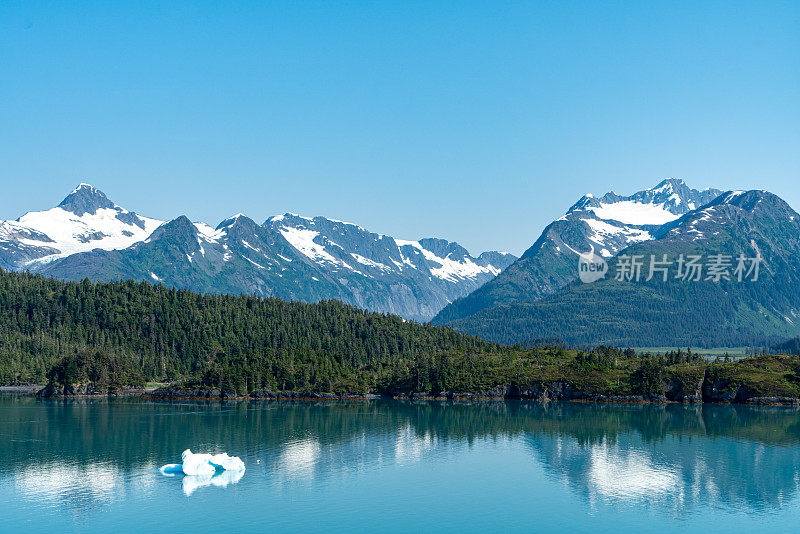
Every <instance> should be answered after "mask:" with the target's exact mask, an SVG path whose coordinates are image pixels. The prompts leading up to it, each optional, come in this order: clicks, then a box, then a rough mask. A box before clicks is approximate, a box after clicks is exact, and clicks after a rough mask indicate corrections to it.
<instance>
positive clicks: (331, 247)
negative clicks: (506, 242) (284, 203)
mask: <svg viewBox="0 0 800 534" xmlns="http://www.w3.org/2000/svg"><path fill="white" fill-rule="evenodd" d="M514 259H516V257H514V256H513V255H510V254H504V253H500V252H495V251H488V252H483V253H481V254H480V255H478V256H477V257H472V256H471V255H470V254H469V252H468V251H467V250H466V249H465V248H463V247H462V246H461V245H459V244H458V243H454V242H450V241H447V240H444V239H439V238H423V239H420V240H417V241H410V240H402V239H399V238H394V237H391V236H386V235H383V234H377V233H374V232H370V231H368V230H366V229H364V228H363V227H361V226H358V225H356V224H352V223H345V222H342V221H336V220H333V219H327V218H325V217H321V216H318V217H313V218H312V217H304V216H301V215H296V214H291V213H286V214H284V215H277V216H273V217H269V218H268V219H267V220H266V221H264V223H263V224H260V225H259V224H258V223H256V222H255V221H253V220H252V219H250V218H248V217H246V216H245V215H243V214H241V213H239V214H237V215H234V216H231V217H227V218H225V219H223V220H222V221H220V223H219V224H217V225H216V227H211V226H209V225H207V224H205V223H201V222H192V221H190V220H189V219H188V218H187V217H185V216H179V217H176V218H174V219H172V220H170V221H159V220H156V219H150V218H147V217H142V216H140V215H137V214H136V213H135V212H131V211H128V210H126V209H124V208H122V207H120V206H119V205H117V204H115V203H114V202H113V201H111V200H110V199H109V198H108V197H107V196H106V195H105V194H104V193H103V192H102V191H100V190H99V189H97V188H95V187H93V186H91V185H89V184H86V183H82V184H80V185H79V186H78V187H77V188H75V189H74V190H73V191H72V192H71V193H70V194H69V195H67V196H66V197H65V198H64V200H62V201H61V203H59V204H58V205H57V206H56V207H54V208H51V209H50V210H46V211H42V212H29V213H26V214H25V215H23V216H22V217H20V218H19V219H17V221H3V222H0V268H4V269H8V270H31V271H35V272H39V273H42V274H45V275H48V276H53V277H56V278H61V279H65V280H79V279H82V278H85V277H88V278H91V279H94V280H101V281H110V280H120V279H133V280H149V281H151V282H158V283H164V284H167V285H172V286H175V287H182V288H186V289H193V290H197V291H204V292H220V293H232V294H239V293H247V294H256V295H262V296H279V297H281V298H285V299H288V300H304V301H308V302H316V301H319V300H323V299H330V298H333V299H337V300H342V301H344V302H345V303H348V304H353V305H357V306H361V307H364V308H366V309H369V310H373V311H382V312H387V313H397V314H399V315H401V316H403V317H405V318H407V319H414V320H420V321H427V320H429V319H430V318H431V317H433V315H435V313H436V312H437V311H438V310H439V309H441V308H442V307H443V306H445V305H446V304H447V303H449V302H451V301H452V300H454V299H456V298H458V297H460V296H464V295H466V294H468V293H469V292H471V291H472V290H474V289H476V288H477V287H479V286H480V285H482V284H483V283H485V282H486V281H487V280H489V279H491V278H493V277H494V276H496V274H497V273H499V272H500V271H501V270H502V269H503V268H505V267H506V266H507V265H509V264H510V263H511V262H512V261H513V260H514Z"/></svg>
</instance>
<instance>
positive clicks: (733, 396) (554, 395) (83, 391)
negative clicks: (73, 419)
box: [5, 379, 800, 406]
mask: <svg viewBox="0 0 800 534" xmlns="http://www.w3.org/2000/svg"><path fill="white" fill-rule="evenodd" d="M667 386H668V387H667V388H666V390H665V393H664V394H661V395H605V394H600V393H593V392H587V391H581V390H578V389H575V388H574V387H573V386H572V385H571V384H569V383H568V382H566V381H558V382H551V383H542V384H534V385H532V386H529V387H526V388H524V389H522V388H519V387H518V386H517V385H515V384H507V385H500V386H496V387H493V388H491V389H489V390H486V391H481V392H456V391H446V392H440V393H430V392H387V393H383V394H375V393H346V394H335V393H327V392H315V391H256V392H253V393H251V394H249V395H246V396H244V395H236V394H230V393H227V392H225V391H221V390H220V389H218V388H207V387H188V386H185V385H179V384H175V385H172V386H167V387H163V388H159V389H154V390H145V389H142V388H126V389H122V390H118V391H113V392H102V391H98V390H96V389H93V388H92V387H90V386H87V385H76V386H75V387H74V388H71V389H70V390H69V391H67V392H66V394H65V392H64V391H63V388H59V387H53V386H45V387H43V388H40V389H38V390H36V389H35V388H32V387H15V388H14V390H15V391H18V392H21V393H31V394H33V393H35V395H36V396H37V397H41V398H71V397H77V398H82V397H109V396H111V397H140V398H145V399H151V400H190V399H191V400H225V401H228V400H237V401H242V400H267V401H331V402H335V401H348V400H353V401H365V400H376V399H398V400H436V401H447V400H456V401H505V400H533V401H541V402H547V401H573V402H601V403H632V404H648V403H654V404H666V403H679V404H700V403H716V404H747V405H759V406H775V405H787V406H800V398H796V397H787V396H781V395H773V396H763V395H758V394H756V392H755V391H753V390H751V389H750V388H747V387H746V386H741V385H739V386H732V385H731V384H724V383H713V382H710V381H708V380H706V379H704V380H703V381H702V382H701V383H699V384H697V388H696V389H693V390H686V389H684V388H683V387H680V385H678V384H667ZM669 386H672V387H669ZM5 390H8V391H10V390H11V389H10V388H5Z"/></svg>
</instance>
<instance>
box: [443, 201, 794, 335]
mask: <svg viewBox="0 0 800 534" xmlns="http://www.w3.org/2000/svg"><path fill="white" fill-rule="evenodd" d="M652 235H653V237H654V238H655V239H653V240H649V241H645V242H642V243H638V244H635V245H632V246H630V247H628V248H626V249H625V250H624V251H623V252H622V253H620V254H619V255H618V256H616V257H615V258H613V259H611V260H610V261H609V268H608V276H607V277H606V278H605V279H603V280H600V281H597V282H595V283H593V284H580V283H577V282H576V283H573V284H572V285H570V286H568V287H566V288H564V289H562V290H561V291H559V292H558V293H556V294H554V295H551V296H549V297H546V298H544V299H541V300H538V301H535V302H524V301H518V302H513V303H511V304H507V305H500V306H494V307H491V308H487V309H485V310H483V311H481V312H478V313H476V314H475V315H473V316H470V317H466V318H464V319H459V320H456V321H453V322H452V323H451V324H452V325H453V326H455V327H456V328H457V329H459V330H462V331H464V332H467V333H472V334H478V335H481V336H484V337H486V338H488V339H491V340H494V341H503V342H520V341H526V340H533V339H547V338H555V339H561V340H563V341H566V342H569V343H575V344H581V345H583V344H587V345H597V344H612V345H623V346H625V345H628V346H690V345H691V346H695V345H702V346H741V345H745V346H765V345H768V344H770V343H771V342H776V341H780V340H783V339H786V338H788V337H790V336H793V335H794V336H796V335H798V334H800V265H799V264H798V262H797V259H798V258H800V216H799V215H798V214H797V213H796V212H795V211H794V210H792V209H791V208H790V207H789V206H788V205H787V204H786V203H785V202H784V201H783V200H781V199H780V198H779V197H777V196H775V195H773V194H771V193H768V192H765V191H748V192H742V191H739V192H729V193H725V194H722V195H720V196H719V197H718V198H716V199H715V200H713V201H712V202H710V203H709V204H707V205H705V206H703V207H701V208H700V209H697V210H694V211H691V212H689V213H687V214H685V215H684V216H683V217H681V218H680V219H679V220H677V221H674V222H671V223H667V224H665V225H663V226H662V227H660V228H658V229H655V230H653V231H652ZM665 255H666V257H665ZM759 257H760V260H759V261H758V262H757V263H758V264H759V269H758V271H757V273H758V276H757V279H756V276H755V275H756V271H755V270H754V262H755V259H756V258H759ZM523 258H524V257H523ZM681 258H683V260H682V259H681ZM692 258H699V259H698V260H697V261H696V262H695V263H696V267H695V268H693V269H690V267H689V266H688V265H687V262H688V261H689V260H691V259H692ZM633 262H636V263H640V264H641V267H640V272H641V276H636V277H634V276H633V272H632V270H631V266H632V264H633ZM656 262H659V263H656ZM714 264H717V266H716V267H714ZM653 266H656V268H658V267H659V266H661V267H664V268H665V269H666V272H664V271H662V270H654V271H653V272H652V274H653V276H652V277H651V276H650V275H651V271H650V269H651V267H653ZM511 269H513V266H512V267H510V268H509V270H511ZM572 269H573V270H574V271H575V272H576V273H577V269H578V265H577V263H573V266H572ZM715 273H717V274H715ZM720 273H722V275H721V276H720V275H719V274H720Z"/></svg>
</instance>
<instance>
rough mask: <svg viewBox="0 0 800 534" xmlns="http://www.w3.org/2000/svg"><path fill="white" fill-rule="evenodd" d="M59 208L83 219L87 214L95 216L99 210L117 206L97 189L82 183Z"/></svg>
mask: <svg viewBox="0 0 800 534" xmlns="http://www.w3.org/2000/svg"><path fill="white" fill-rule="evenodd" d="M58 207H59V208H61V209H63V210H65V211H69V212H70V213H74V214H75V215H77V216H78V217H81V216H83V215H84V214H86V213H90V214H95V213H97V210H99V209H114V208H116V207H117V206H116V204H114V203H113V202H111V200H109V199H108V197H107V196H106V195H105V193H103V192H102V191H100V190H99V189H97V188H96V187H94V186H92V185H91V184H87V183H82V184H80V185H79V186H78V187H76V188H75V189H74V190H73V191H72V192H71V193H70V194H69V195H67V196H66V197H65V198H64V200H62V201H61V203H60V204H59V205H58Z"/></svg>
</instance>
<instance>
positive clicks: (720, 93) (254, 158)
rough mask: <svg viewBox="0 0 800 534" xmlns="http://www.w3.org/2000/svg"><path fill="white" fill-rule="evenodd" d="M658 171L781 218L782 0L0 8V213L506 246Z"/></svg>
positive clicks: (794, 65)
mask: <svg viewBox="0 0 800 534" xmlns="http://www.w3.org/2000/svg"><path fill="white" fill-rule="evenodd" d="M664 177H679V178H684V179H686V180H687V182H689V184H690V185H694V186H696V187H701V188H702V187H707V186H715V187H719V188H722V189H747V188H759V189H768V190H771V191H773V192H775V193H778V194H779V195H781V196H783V197H784V198H785V199H786V200H787V201H789V203H790V204H792V206H793V207H794V208H795V209H800V186H798V184H799V183H800V2H762V1H753V2H734V1H725V2H695V1H692V2H618V3H617V2H587V3H583V2H561V1H559V2H546V1H542V2H474V3H473V2H467V1H453V2H429V1H425V2H412V1H404V2H374V1H373V2H353V1H347V2H334V1H324V2H277V1H275V2H252V3H250V2H234V3H230V2H163V1H158V2H141V1H137V2H116V1H103V2H55V1H54V2H37V1H33V0H24V1H12V0H4V1H3V2H2V3H0V180H1V182H0V185H2V195H0V218H4V219H10V218H16V217H18V216H20V215H21V214H22V213H24V212H26V211H29V210H33V209H43V208H45V207H50V206H53V205H55V204H56V203H57V202H58V201H60V200H61V198H62V197H63V196H64V195H65V194H66V193H68V192H69V191H70V190H71V189H72V188H73V187H74V186H75V185H77V183H78V182H81V181H88V182H90V183H92V184H94V185H96V186H97V187H99V188H101V189H103V190H104V191H105V192H106V193H107V194H108V195H109V196H110V197H111V198H112V199H113V200H115V201H116V202H117V203H119V204H121V205H123V206H125V207H127V208H128V209H132V210H135V211H137V212H139V213H142V214H144V215H148V216H153V217H159V218H172V217H175V216H177V215H179V214H186V215H188V216H189V217H190V218H192V219H195V220H205V221H207V222H209V223H211V224H212V225H215V224H216V223H217V222H219V221H220V220H221V219H223V218H224V217H226V216H228V215H230V214H233V213H236V212H240V211H241V212H244V213H246V214H247V215H249V216H250V217H252V218H254V219H256V220H257V221H258V222H261V221H263V219H265V218H266V217H267V216H269V215H272V214H276V213H283V212H286V211H292V212H298V213H301V214H306V215H326V216H329V217H332V218H336V219H343V220H347V221H352V222H356V223H358V224H361V225H362V226H365V227H367V228H369V229H371V230H374V231H378V232H382V233H387V234H392V235H397V236H399V237H404V238H418V237H423V236H438V237H444V238H448V239H451V240H456V241H458V242H460V243H462V244H463V245H465V246H466V247H467V248H469V249H470V250H471V251H473V252H478V251H480V250H483V249H504V250H510V251H512V252H516V253H519V252H522V251H523V250H524V249H525V248H527V247H528V246H529V245H531V244H532V243H533V241H534V240H535V239H536V238H537V237H538V235H539V233H540V232H541V230H542V228H543V226H544V225H545V224H546V223H547V222H549V221H550V220H552V219H553V218H555V217H558V216H559V215H560V214H562V213H563V211H564V210H565V209H567V208H568V207H569V205H570V204H572V203H573V202H574V201H575V200H577V198H578V197H580V196H581V195H582V194H583V193H586V192H593V193H597V194H599V193H604V192H606V191H608V190H612V189H613V190H614V191H616V192H618V193H630V192H633V191H636V190H639V189H642V188H645V187H649V186H652V185H654V184H655V183H657V182H658V181H659V180H660V179H662V178H664Z"/></svg>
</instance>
